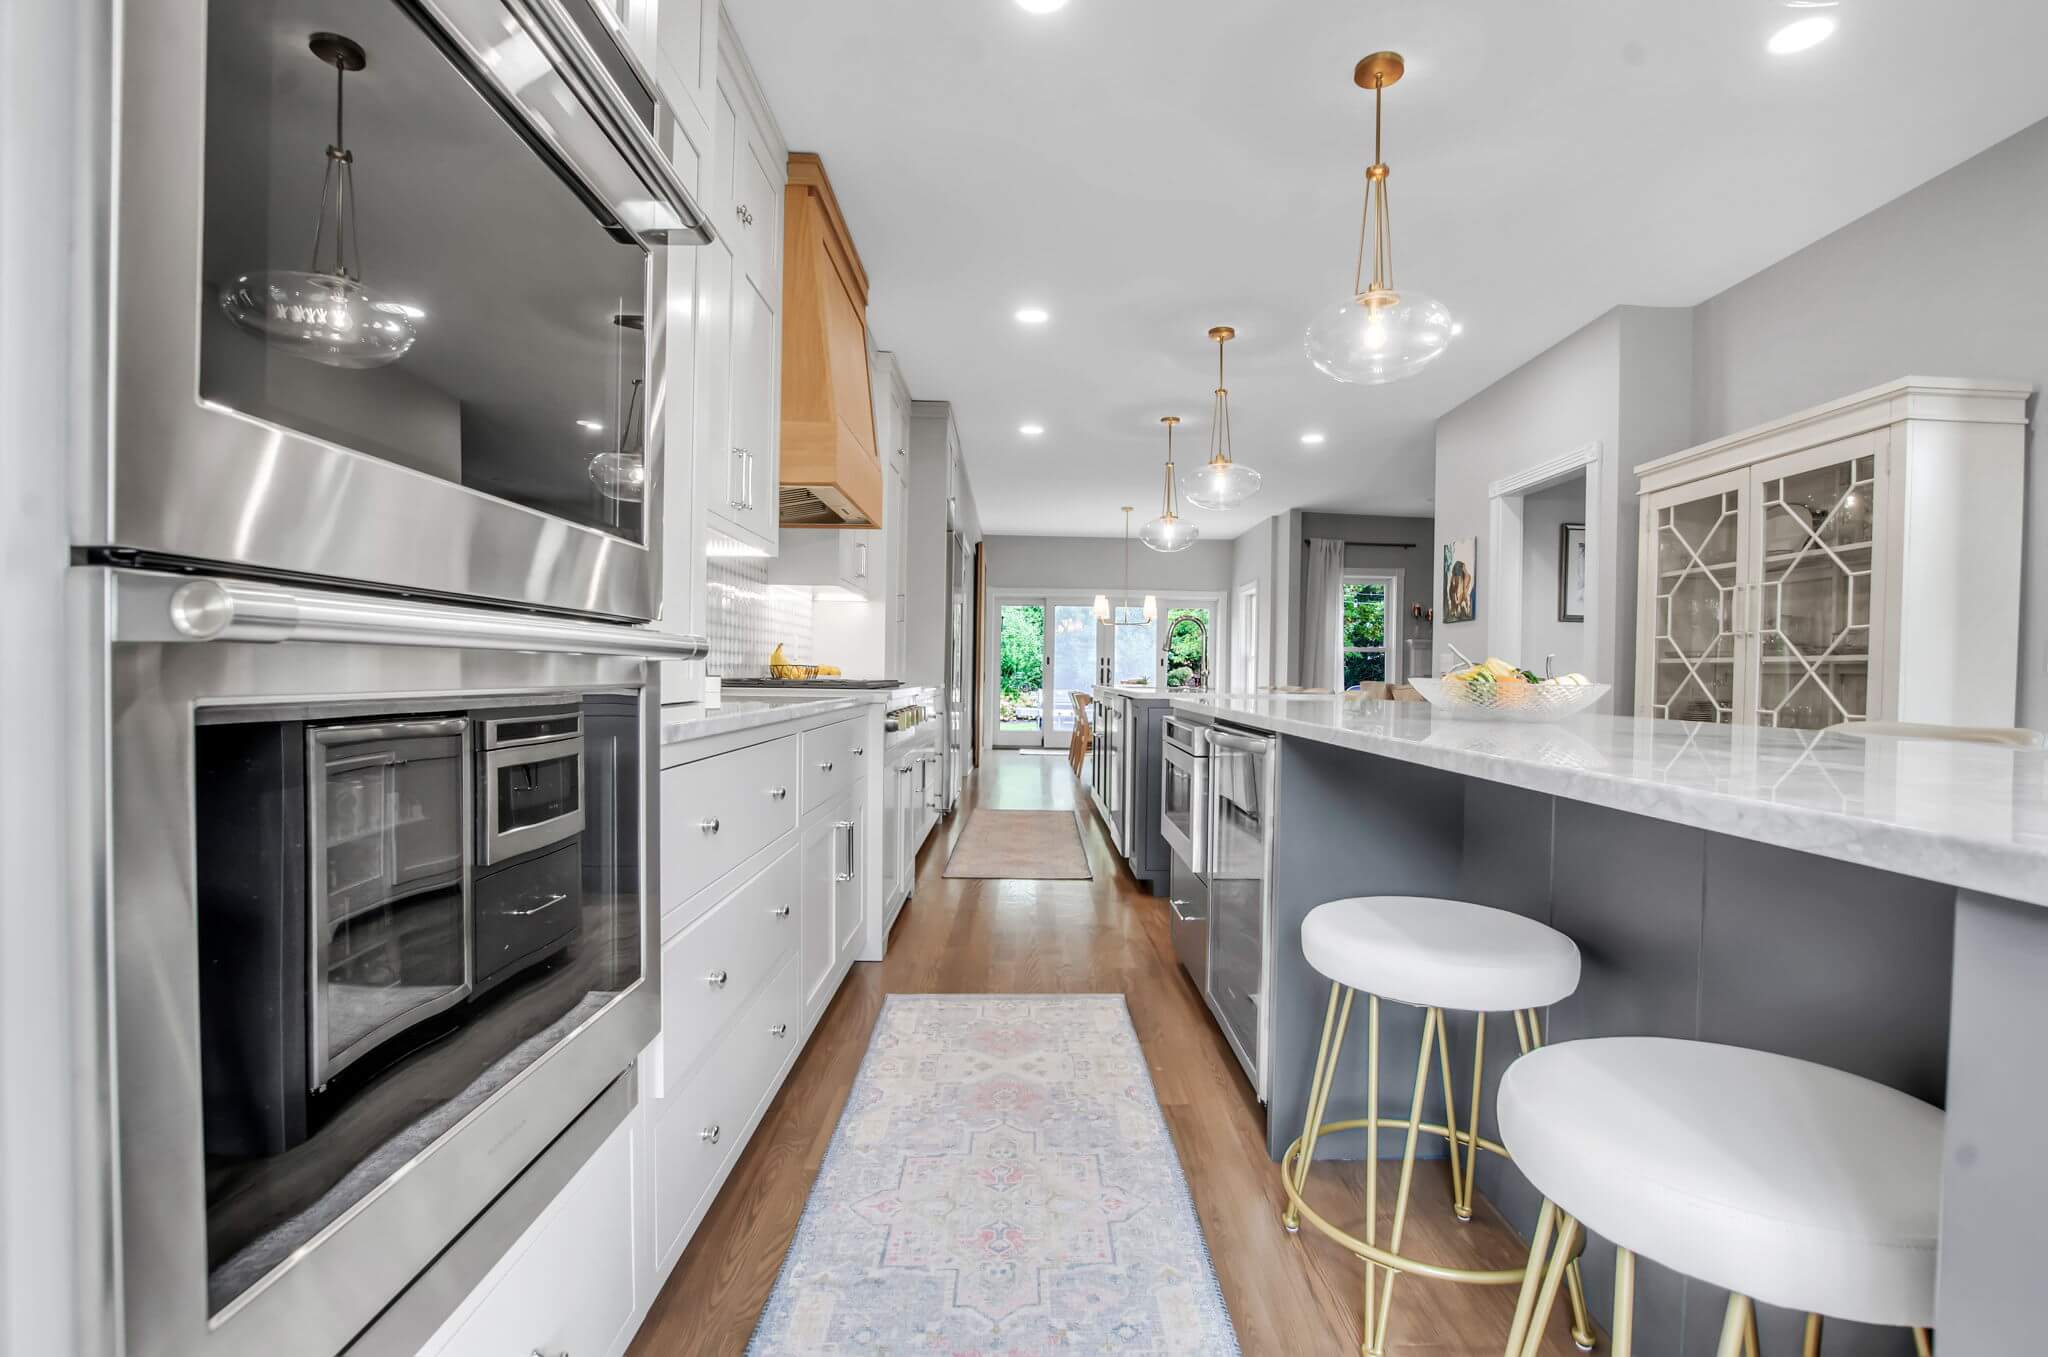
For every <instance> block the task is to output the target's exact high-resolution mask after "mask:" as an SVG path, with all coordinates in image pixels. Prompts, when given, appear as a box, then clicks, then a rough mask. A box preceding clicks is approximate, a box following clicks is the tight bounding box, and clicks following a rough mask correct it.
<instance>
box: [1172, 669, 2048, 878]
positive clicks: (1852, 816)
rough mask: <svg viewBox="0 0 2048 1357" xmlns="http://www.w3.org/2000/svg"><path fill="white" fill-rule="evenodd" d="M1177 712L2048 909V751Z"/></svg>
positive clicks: (1296, 699)
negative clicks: (1392, 759) (2043, 906)
mask: <svg viewBox="0 0 2048 1357" xmlns="http://www.w3.org/2000/svg"><path fill="white" fill-rule="evenodd" d="M1173 705H1174V709H1175V710H1177V711H1187V712H1191V713H1195V714H1200V715H1207V716H1210V717H1213V718H1218V719H1222V720H1226V721H1229V722H1232V723H1233V724H1237V725H1243V726H1248V727H1251V728H1253V729H1257V730H1268V731H1273V732H1275V733H1277V734H1281V735H1291V736H1298V737H1300V738H1303V739H1309V740H1319V741H1322V742H1323V743H1326V744H1333V745H1339V746H1342V747H1344V748H1347V749H1355V750H1359V751H1361V752H1363V753H1367V754H1377V755H1381V756H1383V757H1386V758H1394V759H1401V760H1403V761H1405V762H1408V763H1416V764H1422V765H1424V766H1426V767H1431V768H1441V769H1444V770H1445V771H1447V772H1453V773H1460V774H1463V775H1465V776H1468V777H1482V778H1487V779H1489V780H1491V781H1494V782H1503V783H1507V784H1510V785H1512V786H1517V787H1526V788H1528V789H1530V790H1531V791H1538V792H1545V793H1548V794H1550V795H1553V796H1563V797H1569V798H1572V799H1574V800H1579V801H1586V802H1591V803H1593V804H1596V805H1602V806H1607V807H1610V808H1612V809H1615V810H1622V811H1628V812H1631V813H1634V814H1637V815H1647V816H1651V817H1653V818H1656V819H1660V820H1670V821H1673V822H1676V823H1678V824H1684V825H1691V826H1693V827H1695V828H1698V829H1704V830H1709V831H1712V832H1714V833H1718V834H1731V835H1735V836H1737V837H1740V838H1747V839H1754V840H1756V841H1758V842H1760V843H1770V844H1776V845H1778V846H1780V847H1784V848H1793V849H1798V850H1800V851H1802V852H1808V853H1814V854H1817V855H1819V856H1822V857H1829V858H1835V859H1838V860H1840V861H1843V862H1854V863H1862V864H1865V865H1867V866H1871V867H1878V868H1882V869H1883V870H1885V871H1890V872H1897V873H1900V874H1901V875H1904V876H1911V877H1918V878H1920V879H1922V880H1926V881H1940V882H1944V883H1947V884H1949V885H1953V886H1958V887H1962V888H1965V889H1969V890H1977V891H1984V892H1987V893H1989V894H1992V895H2001V896H2005V897H2008V898H2010V899H2014V900H2022V901H2026V902H2028V903H2031V904H2037V905H2048V751H2044V750H2011V749H2004V748H1999V747H1997V746H1992V745H1972V744H1957V743H1952V742H1949V741H1934V740H1898V739H1882V738H1880V739H1861V738H1856V737H1852V736H1844V735H1823V734H1820V733H1818V732H1812V731H1792V730H1766V729H1758V728H1756V727H1736V726H1708V725H1698V724H1695V723H1692V722H1688V721H1651V720H1642V719H1638V718H1635V717H1628V716H1576V717H1573V718H1571V719H1569V720H1566V721H1558V722H1552V723H1543V724H1533V723H1524V722H1513V721H1482V720H1472V719H1468V718H1462V717H1454V716H1450V715H1447V714H1444V713H1441V712H1438V711H1437V710H1436V709H1435V708H1433V707H1430V706H1428V705H1427V704H1424V703H1419V702H1382V701H1378V700H1375V699H1369V698H1355V697H1354V698H1346V697H1313V696H1305V695H1286V696H1272V697H1232V696H1228V695H1223V694H1209V695H1198V696H1191V697H1176V698H1174V699H1173Z"/></svg>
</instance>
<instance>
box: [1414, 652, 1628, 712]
mask: <svg viewBox="0 0 2048 1357" xmlns="http://www.w3.org/2000/svg"><path fill="white" fill-rule="evenodd" d="M1410 682H1412V683H1413V684H1414V685H1415V691H1416V692H1418V693H1421V694H1422V695H1423V697H1425V698H1427V699H1428V700H1429V703H1430V705H1431V706H1434V707H1441V708H1443V709H1444V710H1445V711H1448V712H1451V713H1453V714H1455V715H1458V716H1481V717H1495V718H1502V719H1506V720H1514V721H1557V720H1561V719H1563V718H1564V717H1567V716H1575V715H1577V714H1578V713H1579V712H1582V711H1584V710H1586V709H1587V708H1588V707H1590V706H1592V705H1593V704H1594V703H1595V702H1598V701H1599V700H1600V699H1601V698H1603V697H1605V696H1607V691H1608V689H1609V688H1611V687H1612V686H1613V685H1612V684H1607V683H1595V682H1593V681H1592V680H1591V679H1589V678H1587V677H1586V676H1585V675H1584V674H1563V675H1560V676H1558V677H1557V678H1539V677H1537V676H1536V675H1535V674H1533V673H1531V672H1529V671H1528V670H1527V669H1519V668H1517V667H1515V666H1514V665H1512V664H1509V663H1507V662H1506V661H1505V660H1498V659H1493V658H1491V657H1489V658H1488V659H1487V660H1486V661H1485V663H1483V664H1472V665H1467V666H1466V667H1465V668H1463V669H1454V670H1452V671H1451V672H1450V673H1448V674H1445V675H1444V676H1443V677H1442V678H1437V679H1427V678H1418V679H1412V680H1410Z"/></svg>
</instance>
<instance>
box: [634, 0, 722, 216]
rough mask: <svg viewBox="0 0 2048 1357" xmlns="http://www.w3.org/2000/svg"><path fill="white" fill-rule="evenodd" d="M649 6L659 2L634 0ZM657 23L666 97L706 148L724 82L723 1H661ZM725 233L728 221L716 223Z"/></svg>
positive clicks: (657, 48)
mask: <svg viewBox="0 0 2048 1357" xmlns="http://www.w3.org/2000/svg"><path fill="white" fill-rule="evenodd" d="M628 3H638V4H641V5H643V6H646V5H652V4H654V3H657V0H628ZM658 4H659V10H658V12H657V13H656V15H655V19H654V25H653V27H654V34H655V48H656V52H657V56H656V63H657V69H658V70H659V72H660V76H661V86H662V93H663V94H664V95H665V96H666V97H667V101H668V105H669V110H670V112H672V113H673V114H674V115H675V118H676V121H678V122H680V123H682V124H683V125H684V126H686V127H689V128H691V129H693V133H694V135H693V136H692V140H694V141H696V142H697V144H698V145H700V146H701V145H703V144H704V142H705V140H706V137H707V136H708V134H709V131H710V128H711V113H712V107H713V103H712V101H713V97H714V93H715V91H716V89H717V84H718V0H658ZM714 226H715V227H716V229H719V230H723V229H724V227H725V223H724V222H722V221H721V222H716V223H714Z"/></svg>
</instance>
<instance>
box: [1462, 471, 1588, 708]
mask: <svg viewBox="0 0 2048 1357" xmlns="http://www.w3.org/2000/svg"><path fill="white" fill-rule="evenodd" d="M1488 495H1489V512H1488V515H1487V521H1488V527H1489V529H1490V535H1491V536H1492V539H1493V544H1492V548H1491V551H1490V553H1489V554H1488V556H1487V558H1486V560H1485V561H1482V568H1484V569H1485V571H1486V590H1485V593H1484V595H1483V597H1485V598H1486V599H1487V600H1488V604H1487V609H1488V614H1489V618H1490V620H1489V621H1488V623H1487V640H1486V648H1487V650H1488V652H1489V653H1491V654H1494V655H1498V656H1500V658H1502V659H1504V660H1506V661H1507V662H1508V663H1510V664H1517V665H1522V666H1525V667H1527V668H1530V669H1533V670H1535V671H1537V672H1538V673H1541V672H1542V671H1543V667H1544V662H1545V661H1544V657H1545V656H1546V655H1548V656H1551V657H1552V659H1551V661H1550V662H1551V665H1552V667H1553V669H1554V670H1555V672H1557V673H1570V672H1574V671H1576V672H1580V673H1584V674H1586V675H1587V676H1588V677H1590V678H1594V679H1599V678H1600V677H1601V674H1600V672H1599V671H1600V669H1601V667H1602V663H1603V662H1602V660H1601V658H1600V657H1601V655H1602V653H1603V650H1604V649H1605V647H1604V646H1603V644H1602V632H1601V626H1602V617H1603V614H1602V613H1601V611H1600V608H1601V601H1600V570H1601V566H1602V563H1603V562H1604V561H1606V559H1607V553H1608V552H1609V551H1610V550H1611V549H1612V548H1611V545H1610V544H1609V543H1608V542H1607V540H1606V538H1607V537H1608V536H1609V535H1610V530H1609V525H1607V524H1606V523H1604V522H1602V519H1603V518H1604V517H1605V514H1604V512H1603V511H1602V509H1601V507H1600V506H1601V503H1602V499H1601V495H1602V487H1601V470H1600V444H1599V443H1597V442H1596V443H1588V444H1586V445H1585V446H1584V447H1581V448H1574V449H1573V450H1572V451H1570V452H1567V453H1565V454H1563V455H1562V456H1560V457H1553V458H1551V459H1549V460H1548V461H1544V462H1539V463H1536V464H1534V465H1531V466H1530V467H1528V468H1526V469H1525V470H1523V471H1521V472H1518V473H1516V474H1515V475H1512V476H1506V477H1503V478H1502V479H1500V480H1497V481H1495V482H1494V483H1493V484H1492V485H1491V486H1489V487H1488ZM1574 502H1575V503H1576V504H1577V506H1578V507H1577V510H1576V512H1574V511H1572V510H1571V508H1570V504H1571V503H1574ZM1567 529H1569V530H1571V531H1567ZM1568 603H1569V605H1576V606H1568ZM1472 658H1473V659H1475V660H1476V659H1479V658H1481V657H1480V656H1477V655H1474V656H1473V657H1472ZM1560 661H1562V663H1560Z"/></svg>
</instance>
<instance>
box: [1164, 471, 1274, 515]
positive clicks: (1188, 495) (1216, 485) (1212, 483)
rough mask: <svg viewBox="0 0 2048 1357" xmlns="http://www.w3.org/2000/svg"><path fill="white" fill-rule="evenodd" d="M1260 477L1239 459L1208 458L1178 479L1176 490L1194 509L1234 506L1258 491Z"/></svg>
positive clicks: (1229, 507) (1261, 479)
mask: <svg viewBox="0 0 2048 1357" xmlns="http://www.w3.org/2000/svg"><path fill="white" fill-rule="evenodd" d="M1263 480H1265V477H1263V476H1261V475H1260V474H1259V473H1258V472H1256V471H1254V470H1252V469H1251V468H1250V467H1248V466H1246V465H1245V464H1244V463H1242V462H1211V463H1209V464H1208V465H1207V466H1205V467H1203V468H1202V469H1201V470H1200V471H1197V472H1196V473H1195V474H1194V475H1192V476H1190V477H1188V478H1187V479H1186V480H1184V481H1182V482H1181V486H1180V493H1181V495H1182V496H1183V497H1184V498H1185V499H1186V500H1187V502H1188V503H1190V504H1192V505H1194V506H1195V507H1196V508H1197V509H1235V508H1236V507H1237V506H1238V505H1240V504H1242V503H1244V502H1245V501H1246V500H1248V499H1250V498H1251V497H1252V496H1253V495H1256V494H1258V493H1259V484H1260V482H1262V481H1263Z"/></svg>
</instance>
